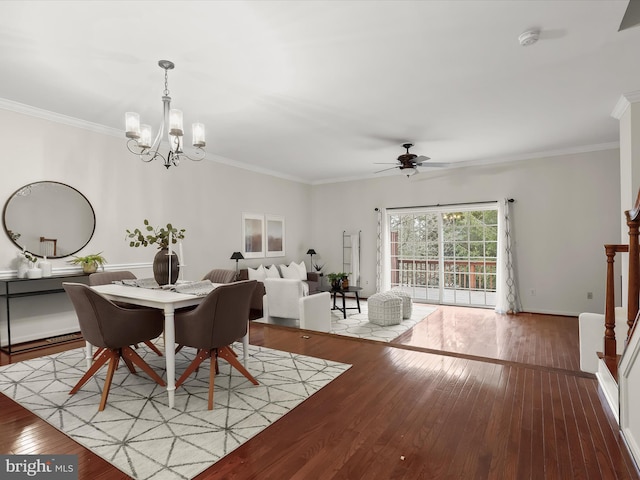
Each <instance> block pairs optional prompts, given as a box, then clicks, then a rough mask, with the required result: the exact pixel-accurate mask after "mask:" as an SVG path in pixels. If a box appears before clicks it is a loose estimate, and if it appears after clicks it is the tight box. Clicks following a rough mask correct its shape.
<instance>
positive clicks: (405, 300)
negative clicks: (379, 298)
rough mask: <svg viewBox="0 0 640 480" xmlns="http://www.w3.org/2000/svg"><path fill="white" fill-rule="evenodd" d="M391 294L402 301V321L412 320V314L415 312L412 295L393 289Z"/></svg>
mask: <svg viewBox="0 0 640 480" xmlns="http://www.w3.org/2000/svg"><path fill="white" fill-rule="evenodd" d="M391 293H393V294H394V295H397V296H398V297H400V298H401V299H402V319H403V320H406V319H407V318H411V312H412V311H413V301H412V300H411V295H410V294H408V293H407V292H405V291H404V290H401V289H399V288H394V289H392V290H391Z"/></svg>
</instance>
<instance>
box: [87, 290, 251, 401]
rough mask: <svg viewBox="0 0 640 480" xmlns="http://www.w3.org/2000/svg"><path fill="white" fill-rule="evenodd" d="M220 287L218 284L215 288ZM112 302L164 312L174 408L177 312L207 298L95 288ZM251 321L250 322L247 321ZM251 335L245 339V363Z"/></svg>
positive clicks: (171, 292) (168, 381) (171, 398)
mask: <svg viewBox="0 0 640 480" xmlns="http://www.w3.org/2000/svg"><path fill="white" fill-rule="evenodd" d="M214 286H217V284H214ZM91 288H92V289H93V290H95V291H96V292H98V293H100V294H101V295H103V296H105V297H106V298H108V299H109V300H112V301H117V302H124V303H130V304H133V305H141V306H144V307H151V308H157V309H160V310H162V311H163V312H164V357H165V362H166V367H167V393H168V395H169V407H170V408H173V406H174V402H175V390H176V355H175V333H176V331H175V323H174V312H175V311H176V309H178V308H183V307H190V306H193V305H198V304H199V303H200V302H202V300H204V298H205V297H202V296H197V295H189V294H186V293H178V292H173V291H171V290H162V289H150V288H141V287H131V286H127V285H117V284H107V285H96V286H94V287H91ZM247 321H248V319H247ZM248 337H249V331H248V329H247V335H246V336H245V338H243V346H244V354H245V360H246V355H247V345H248V343H249V340H248ZM91 350H92V347H91V346H90V345H89V344H87V358H88V359H89V358H91V356H92V354H91Z"/></svg>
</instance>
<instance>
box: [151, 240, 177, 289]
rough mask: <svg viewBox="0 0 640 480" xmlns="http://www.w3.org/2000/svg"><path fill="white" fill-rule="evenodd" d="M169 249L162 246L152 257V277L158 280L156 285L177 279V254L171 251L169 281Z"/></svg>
mask: <svg viewBox="0 0 640 480" xmlns="http://www.w3.org/2000/svg"><path fill="white" fill-rule="evenodd" d="M168 253H169V249H168V248H163V249H161V250H159V251H158V253H156V256H155V257H154V258H153V278H154V279H155V280H156V282H158V285H167V284H168V283H171V284H172V285H173V284H175V283H176V280H178V273H179V272H180V267H179V266H178V255H176V252H171V281H169V258H168V257H169V255H168Z"/></svg>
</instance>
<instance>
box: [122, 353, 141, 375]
mask: <svg viewBox="0 0 640 480" xmlns="http://www.w3.org/2000/svg"><path fill="white" fill-rule="evenodd" d="M118 351H119V353H120V356H121V357H122V360H124V363H125V365H126V366H127V368H128V369H129V371H130V372H131V373H133V374H134V375H135V374H136V373H138V372H136V369H135V368H134V366H133V363H132V362H131V359H130V358H129V357H128V356H125V354H124V348H120V349H118Z"/></svg>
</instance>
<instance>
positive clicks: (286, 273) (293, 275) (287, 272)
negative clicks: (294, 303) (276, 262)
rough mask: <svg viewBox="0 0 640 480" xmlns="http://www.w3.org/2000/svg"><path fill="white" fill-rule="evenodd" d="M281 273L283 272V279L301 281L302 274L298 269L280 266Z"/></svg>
mask: <svg viewBox="0 0 640 480" xmlns="http://www.w3.org/2000/svg"><path fill="white" fill-rule="evenodd" d="M280 271H281V272H282V278H290V279H293V280H300V274H299V273H298V269H297V268H295V267H292V266H291V265H289V266H287V265H280Z"/></svg>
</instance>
